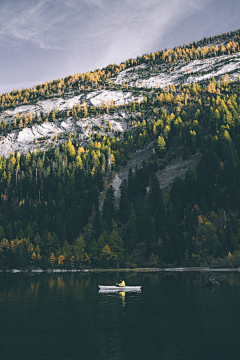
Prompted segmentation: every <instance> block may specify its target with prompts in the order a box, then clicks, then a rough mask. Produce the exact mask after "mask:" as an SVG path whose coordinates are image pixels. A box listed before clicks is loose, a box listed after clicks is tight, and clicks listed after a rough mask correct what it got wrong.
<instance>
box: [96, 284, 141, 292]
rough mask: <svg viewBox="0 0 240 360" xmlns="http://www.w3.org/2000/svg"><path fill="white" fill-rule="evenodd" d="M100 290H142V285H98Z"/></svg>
mask: <svg viewBox="0 0 240 360" xmlns="http://www.w3.org/2000/svg"><path fill="white" fill-rule="evenodd" d="M98 287H99V292H116V291H141V288H142V287H141V286H106V285H98Z"/></svg>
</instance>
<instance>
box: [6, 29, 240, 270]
mask: <svg viewBox="0 0 240 360" xmlns="http://www.w3.org/2000/svg"><path fill="white" fill-rule="evenodd" d="M239 76H240V30H237V31H235V32H231V33H230V34H228V33H225V34H222V35H217V36H215V37H212V38H208V39H203V40H202V41H199V42H194V43H193V44H185V45H184V46H180V47H178V48H174V49H165V50H161V51H158V52H156V53H155V54H145V55H143V56H141V57H138V58H137V59H129V60H127V61H126V62H124V63H122V64H120V65H117V64H113V65H109V66H107V67H106V68H104V69H101V70H99V69H97V70H95V71H93V72H89V73H86V74H75V75H72V76H69V77H67V78H65V79H58V80H57V81H49V82H48V83H45V84H42V85H38V86H35V87H33V88H32V89H22V90H20V89H19V90H13V91H12V92H11V93H8V94H2V95H1V97H0V104H1V112H0V119H1V124H0V134H1V138H0V156H1V159H0V176H1V182H0V188H1V189H0V191H1V200H0V241H1V243H0V260H1V266H2V268H6V267H9V266H11V267H14V266H15V267H25V266H29V265H36V266H39V265H40V266H44V267H51V266H66V267H86V266H91V267H92V266H93V267H95V266H97V267H99V266H104V267H106V266H116V267H118V266H128V267H130V266H133V267H134V266H137V265H138V266H164V265H165V264H169V263H170V264H174V265H176V264H178V265H191V266H194V265H199V264H200V265H203V264H205V265H212V266H221V264H225V266H232V265H233V264H235V263H236V264H237V265H238V266H239V265H240V263H238V261H239V259H240V252H239V245H240V227H238V222H239V220H240V219H238V213H239V212H238V207H239V205H238V204H239V202H238V199H239V195H240V193H239V190H238V188H239V185H240V184H239V181H240V176H239V174H240V168H239V166H240V165H239V164H240V161H239V156H240V143H239V135H240V123H239V119H240V94H239V91H240V77H239ZM143 160H144V162H143ZM111 185H112V186H111ZM166 190H167V192H166V193H165V191H166ZM162 191H164V193H162ZM100 194H101V196H100ZM99 196H100V197H99ZM99 201H100V205H99ZM99 208H100V210H99ZM239 210H240V209H239Z"/></svg>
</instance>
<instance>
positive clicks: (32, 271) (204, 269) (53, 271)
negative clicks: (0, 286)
mask: <svg viewBox="0 0 240 360" xmlns="http://www.w3.org/2000/svg"><path fill="white" fill-rule="evenodd" d="M188 271H189V272H190V271H202V272H240V267H239V268H219V269H216V268H214V269H213V268H208V267H181V268H136V269H41V268H36V269H24V270H22V269H7V270H0V274H9V273H10V274H19V273H30V274H42V273H46V274H56V273H72V274H74V273H101V272H138V273H150V272H155V273H156V272H188Z"/></svg>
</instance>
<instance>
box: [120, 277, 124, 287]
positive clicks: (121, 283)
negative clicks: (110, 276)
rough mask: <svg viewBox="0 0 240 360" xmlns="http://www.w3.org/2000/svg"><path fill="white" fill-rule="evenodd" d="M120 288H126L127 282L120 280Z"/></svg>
mask: <svg viewBox="0 0 240 360" xmlns="http://www.w3.org/2000/svg"><path fill="white" fill-rule="evenodd" d="M118 286H121V287H124V286H125V281H124V280H122V279H121V280H120V283H119V284H118Z"/></svg>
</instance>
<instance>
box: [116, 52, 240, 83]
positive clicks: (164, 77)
mask: <svg viewBox="0 0 240 360" xmlns="http://www.w3.org/2000/svg"><path fill="white" fill-rule="evenodd" d="M143 65H144V66H143ZM143 65H141V66H140V65H138V66H136V67H132V68H129V69H127V70H124V71H122V72H120V73H119V74H118V76H117V78H116V79H114V81H115V83H116V84H122V83H123V82H124V83H125V84H131V85H132V86H136V87H146V88H157V87H160V88H166V87H167V86H169V85H180V84H192V83H194V82H195V83H197V82H200V81H203V80H207V79H211V78H212V77H215V79H216V80H220V81H221V77H222V75H223V74H229V80H230V81H234V80H236V79H237V78H238V77H239V76H240V53H236V54H233V55H221V56H216V57H213V58H207V59H202V60H194V61H191V62H190V63H188V64H187V65H185V64H183V63H181V62H178V63H174V64H172V65H171V66H169V67H168V69H167V70H168V72H165V71H163V70H165V69H166V66H165V65H159V66H155V67H154V68H153V69H152V70H149V66H147V65H145V64H143ZM139 70H141V71H140V73H139ZM153 73H155V75H154V76H152V74H153ZM199 73H200V74H199ZM146 77H147V79H145V78H146Z"/></svg>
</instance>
